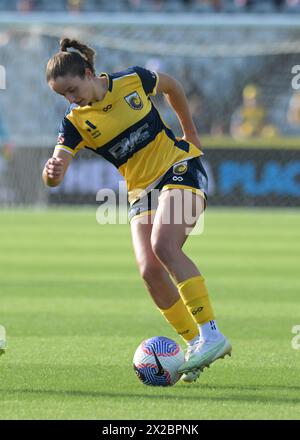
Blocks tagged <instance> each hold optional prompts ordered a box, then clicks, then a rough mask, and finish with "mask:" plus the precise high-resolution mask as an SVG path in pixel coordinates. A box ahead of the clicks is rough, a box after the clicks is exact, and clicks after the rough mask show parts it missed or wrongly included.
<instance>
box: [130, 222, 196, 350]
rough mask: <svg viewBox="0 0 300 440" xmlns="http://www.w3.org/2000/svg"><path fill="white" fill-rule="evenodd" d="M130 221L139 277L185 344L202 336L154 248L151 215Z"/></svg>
mask: <svg viewBox="0 0 300 440" xmlns="http://www.w3.org/2000/svg"><path fill="white" fill-rule="evenodd" d="M145 215H146V216H147V217H145V216H142V217H140V216H136V217H133V219H132V220H131V234H132V243H133V248H134V252H135V257H136V261H137V265H138V268H139V271H140V274H141V276H142V278H143V280H144V283H145V285H146V287H147V289H148V291H149V293H150V295H151V297H152V298H153V301H154V303H155V304H156V305H157V307H158V308H159V310H160V311H161V313H162V314H163V315H164V317H165V318H166V320H167V321H168V322H169V323H170V324H171V325H172V326H173V328H174V329H175V330H176V332H177V333H178V334H179V335H180V336H181V337H182V338H183V339H184V340H185V341H186V342H188V341H190V340H193V339H194V338H196V337H197V336H198V334H199V332H198V328H197V325H196V323H195V321H194V320H193V319H192V317H191V315H190V314H189V312H188V310H187V308H186V307H185V305H184V303H183V301H182V299H181V297H180V295H179V293H178V289H177V287H176V285H175V284H174V283H173V281H172V279H171V278H170V275H169V273H168V272H167V271H166V269H165V268H164V266H163V265H162V264H161V262H160V261H159V260H158V259H157V258H156V256H155V255H154V253H153V251H152V248H151V242H150V239H151V232H152V221H151V219H150V215H149V214H145Z"/></svg>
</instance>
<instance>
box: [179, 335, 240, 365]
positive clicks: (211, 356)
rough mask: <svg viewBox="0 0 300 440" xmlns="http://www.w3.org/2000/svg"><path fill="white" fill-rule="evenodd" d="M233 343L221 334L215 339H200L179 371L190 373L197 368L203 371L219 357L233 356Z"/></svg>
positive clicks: (192, 347)
mask: <svg viewBox="0 0 300 440" xmlns="http://www.w3.org/2000/svg"><path fill="white" fill-rule="evenodd" d="M231 350H232V347H231V344H230V342H229V341H228V339H227V338H226V337H225V336H224V335H222V334H220V337H218V338H216V339H214V340H205V339H199V340H198V341H197V342H196V344H193V345H192V346H191V349H190V353H189V356H188V359H186V361H185V362H184V364H182V366H181V367H180V368H179V369H178V372H179V373H183V374H184V373H185V374H187V373H189V372H194V371H195V370H200V371H203V369H204V368H205V367H209V366H210V364H212V363H213V362H215V361H216V360H217V359H220V358H224V357H225V356H226V355H228V356H231Z"/></svg>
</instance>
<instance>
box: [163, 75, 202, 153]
mask: <svg viewBox="0 0 300 440" xmlns="http://www.w3.org/2000/svg"><path fill="white" fill-rule="evenodd" d="M157 75H158V84H157V89H156V91H157V93H163V94H164V95H165V96H166V98H167V101H168V102H169V104H170V106H171V107H172V108H173V110H174V111H175V113H176V114H177V117H178V120H179V122H180V125H181V128H182V131H183V134H184V139H185V140H187V141H190V142H192V143H193V144H194V145H195V146H196V147H198V148H199V149H200V148H201V145H200V139H199V135H198V131H197V128H196V126H195V124H194V122H193V119H192V115H191V112H190V109H189V104H188V100H187V97H186V95H185V92H184V89H183V87H182V85H181V84H180V82H179V81H177V80H176V79H175V78H173V77H172V76H170V75H167V74H166V73H160V72H159V73H157Z"/></svg>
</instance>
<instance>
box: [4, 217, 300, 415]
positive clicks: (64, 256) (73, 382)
mask: <svg viewBox="0 0 300 440" xmlns="http://www.w3.org/2000/svg"><path fill="white" fill-rule="evenodd" d="M95 213H96V210H95V209H77V210H76V209H52V210H48V211H30V210H27V211H26V210H15V211H9V210H8V211H2V212H1V216H0V228H1V243H0V324H2V325H4V326H5V327H6V330H7V341H8V349H7V353H6V354H5V355H3V356H2V357H1V358H0V375H1V380H0V395H1V399H0V419H101V420H105V419H110V420H111V419H126V420H136V419H160V420H163V419H165V420H167V419H172V420H173V419H174V420H176V419H177V420H180V419H185V420H204V419H299V418H300V381H299V377H300V349H298V350H297V349H293V348H292V338H293V337H295V335H294V334H293V333H292V328H293V327H294V326H295V325H300V307H299V293H300V281H299V256H300V228H299V224H300V213H299V211H296V210H295V211H293V210H247V209H244V210H236V209H231V210H217V209H212V208H209V209H208V210H207V213H206V215H205V233H204V235H202V236H192V237H190V238H189V240H188V242H187V243H186V245H185V249H186V251H187V253H188V255H190V256H191V257H192V258H193V259H194V261H195V262H196V263H197V264H198V265H199V267H200V268H201V271H202V273H203V275H204V276H205V278H206V280H207V284H208V287H209V291H210V294H211V298H212V301H213V305H214V309H215V312H216V315H217V321H218V324H219V327H220V328H221V330H222V331H223V332H224V333H225V334H226V335H227V336H228V338H229V339H230V341H231V342H232V345H233V353H232V358H231V359H229V358H226V359H225V360H219V361H217V362H216V363H215V364H213V366H212V367H211V368H210V369H209V370H205V372H204V373H203V374H202V375H201V377H200V379H199V380H198V381H197V382H196V383H194V384H191V385H190V384H184V383H177V384H176V385H175V386H173V387H169V388H160V387H158V388H154V387H146V386H144V385H142V384H141V383H140V382H139V381H138V379H137V378H136V377H135V374H134V372H133V368H132V357H133V353H134V351H135V349H136V347H137V346H138V344H139V343H140V342H141V341H142V340H143V339H146V338H148V337H151V336H156V335H165V336H168V337H171V338H173V339H175V340H177V341H178V342H181V339H180V338H179V337H178V336H177V335H176V334H175V332H174V331H173V330H172V329H171V328H170V327H169V326H168V324H167V323H166V322H165V321H164V319H163V317H162V316H161V315H160V313H159V312H158V311H157V309H156V307H155V306H154V305H153V303H152V300H151V299H150V297H148V294H147V292H146V290H145V288H144V285H143V282H142V281H141V279H140V277H139V274H138V270H137V267H136V264H135V260H134V257H133V251H132V248H131V237H130V230H129V226H128V225H106V226H100V225H99V224H97V222H96V218H95Z"/></svg>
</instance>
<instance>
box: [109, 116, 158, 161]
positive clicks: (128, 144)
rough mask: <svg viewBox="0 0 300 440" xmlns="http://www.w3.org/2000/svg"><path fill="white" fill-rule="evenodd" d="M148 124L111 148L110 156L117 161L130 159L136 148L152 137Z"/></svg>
mask: <svg viewBox="0 0 300 440" xmlns="http://www.w3.org/2000/svg"><path fill="white" fill-rule="evenodd" d="M148 127H149V125H148V123H146V124H144V125H143V126H142V127H140V128H138V129H137V130H136V131H134V132H132V133H130V136H129V138H124V139H122V140H121V141H120V142H118V143H117V144H115V145H114V146H112V147H111V148H109V152H110V154H111V155H112V156H113V157H114V158H115V159H121V160H123V159H124V158H126V157H128V156H130V155H131V153H133V151H134V149H135V147H136V146H137V145H138V144H140V143H141V142H143V141H145V140H146V139H148V138H149V137H150V133H149V130H147V128H148Z"/></svg>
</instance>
